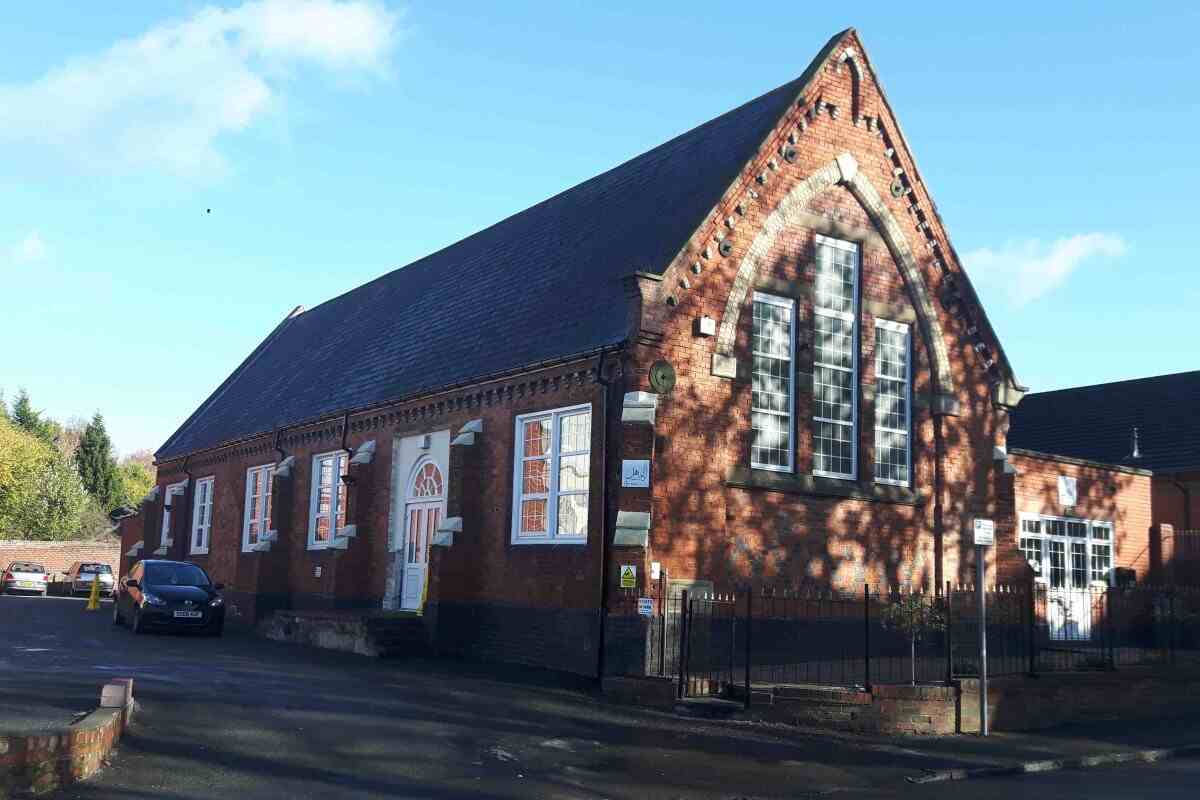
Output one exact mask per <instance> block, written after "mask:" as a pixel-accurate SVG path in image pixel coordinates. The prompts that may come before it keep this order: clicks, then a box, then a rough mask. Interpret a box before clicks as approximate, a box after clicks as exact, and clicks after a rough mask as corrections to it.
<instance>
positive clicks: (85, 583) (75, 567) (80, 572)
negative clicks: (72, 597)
mask: <svg viewBox="0 0 1200 800" xmlns="http://www.w3.org/2000/svg"><path fill="white" fill-rule="evenodd" d="M94 582H99V584H100V594H102V595H104V596H106V597H111V596H112V593H113V585H114V581H113V574H112V567H110V566H109V565H108V564H101V563H98V562H95V561H76V562H75V563H74V564H72V565H71V568H70V569H69V570H67V577H66V583H67V591H69V592H70V593H71V594H91V592H92V583H94Z"/></svg>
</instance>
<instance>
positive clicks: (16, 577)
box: [0, 561, 50, 597]
mask: <svg viewBox="0 0 1200 800" xmlns="http://www.w3.org/2000/svg"><path fill="white" fill-rule="evenodd" d="M49 577H50V576H49V575H47V574H46V568H45V567H43V566H42V565H41V564H37V563H35V562H33V561H14V562H12V563H11V564H9V565H8V568H7V569H5V570H4V574H3V575H0V592H2V593H4V594H8V593H9V592H36V593H37V594H40V595H41V596H42V597H45V596H46V589H47V587H48V586H49V583H48V581H49Z"/></svg>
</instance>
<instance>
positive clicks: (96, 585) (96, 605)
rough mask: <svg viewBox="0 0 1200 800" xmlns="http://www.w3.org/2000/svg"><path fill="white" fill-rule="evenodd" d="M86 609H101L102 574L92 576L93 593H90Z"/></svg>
mask: <svg viewBox="0 0 1200 800" xmlns="http://www.w3.org/2000/svg"><path fill="white" fill-rule="evenodd" d="M84 610H85V611H99V610H100V576H99V575H96V576H95V577H93V578H92V593H91V594H89V595H88V604H87V608H85V609H84Z"/></svg>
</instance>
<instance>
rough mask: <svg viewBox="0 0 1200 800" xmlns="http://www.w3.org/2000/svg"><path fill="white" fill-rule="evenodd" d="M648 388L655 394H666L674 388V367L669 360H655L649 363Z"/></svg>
mask: <svg viewBox="0 0 1200 800" xmlns="http://www.w3.org/2000/svg"><path fill="white" fill-rule="evenodd" d="M650 388H651V389H653V390H654V391H655V392H656V393H657V394H666V393H667V392H669V391H671V390H672V389H674V388H675V368H674V367H672V366H671V362H669V361H655V362H654V363H653V364H651V365H650Z"/></svg>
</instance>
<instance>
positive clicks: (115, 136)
mask: <svg viewBox="0 0 1200 800" xmlns="http://www.w3.org/2000/svg"><path fill="white" fill-rule="evenodd" d="M399 36H400V29H399V13H398V12H396V11H392V10H390V9H388V8H387V7H385V6H384V5H383V4H382V3H380V2H378V0H254V1H253V2H245V3H243V4H242V5H239V6H237V7H234V8H228V9H226V8H219V7H214V6H206V7H204V8H202V9H200V10H198V11H196V12H195V13H194V14H192V15H191V16H190V17H188V18H186V19H183V20H179V21H173V22H167V23H163V24H160V25H157V26H155V27H153V28H151V29H149V30H148V31H146V32H145V33H143V34H142V35H140V36H138V37H136V38H132V39H124V40H121V41H118V42H116V43H115V44H113V45H112V46H111V47H109V48H108V49H107V50H105V51H103V52H101V53H98V54H94V55H89V56H85V57H82V58H77V59H74V60H71V61H68V62H66V63H64V64H62V65H60V66H58V67H56V68H55V69H52V70H51V71H49V72H47V73H46V74H45V75H43V76H41V77H40V78H37V79H36V80H34V81H32V82H29V83H24V84H8V85H0V142H3V141H8V142H12V143H18V144H26V145H31V146H34V147H38V146H44V147H49V148H51V149H52V151H53V152H54V153H56V154H57V155H58V157H60V158H66V159H69V160H73V161H77V162H79V163H80V165H82V166H84V167H88V168H92V169H100V170H104V171H113V170H124V169H137V168H144V167H150V168H156V169H164V170H167V171H169V172H173V173H176V174H185V175H203V174H206V173H213V172H217V173H219V172H222V171H224V170H225V169H227V166H228V165H227V163H226V161H225V158H224V157H223V156H222V154H221V152H220V151H219V149H218V147H217V139H218V137H220V136H222V135H225V134H230V133H236V132H238V131H242V130H245V129H246V128H247V127H249V126H250V125H251V124H252V123H253V122H254V121H255V120H257V119H259V118H261V117H262V116H263V115H265V114H266V113H268V112H269V111H270V110H271V109H272V108H273V107H274V106H276V105H277V101H278V100H279V98H280V89H281V87H282V85H283V84H285V83H286V82H288V81H289V80H290V79H292V78H293V77H294V72H295V69H294V68H296V67H303V66H314V67H317V68H320V69H323V70H327V71H332V72H339V73H346V72H368V73H381V72H383V71H385V70H386V68H387V66H388V57H389V54H390V52H391V50H392V48H393V47H394V45H395V43H396V41H397V39H398V38H399ZM9 156H10V157H11V156H12V150H11V148H10V149H9Z"/></svg>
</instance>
